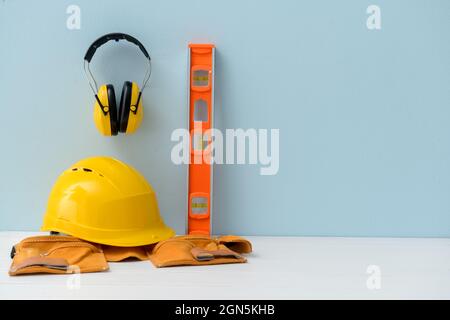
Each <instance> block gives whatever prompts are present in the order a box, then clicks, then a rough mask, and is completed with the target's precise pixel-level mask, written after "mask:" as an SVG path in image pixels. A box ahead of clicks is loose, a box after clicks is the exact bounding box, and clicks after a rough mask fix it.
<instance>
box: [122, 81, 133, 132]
mask: <svg viewBox="0 0 450 320" xmlns="http://www.w3.org/2000/svg"><path fill="white" fill-rule="evenodd" d="M132 89H133V88H132V83H131V82H130V81H125V82H124V84H123V87H122V95H121V96H120V107H119V122H120V124H119V130H120V132H122V133H126V132H127V126H128V117H129V115H130V106H131V92H132Z"/></svg>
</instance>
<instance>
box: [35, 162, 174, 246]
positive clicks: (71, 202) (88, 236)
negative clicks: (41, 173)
mask: <svg viewBox="0 0 450 320" xmlns="http://www.w3.org/2000/svg"><path fill="white" fill-rule="evenodd" d="M41 229H42V230H43V231H56V232H61V233H65V234H69V235H72V236H74V237H77V238H80V239H83V240H87V241H91V242H95V243H102V244H107V245H112V246H122V247H134V246H140V245H147V244H152V243H156V242H159V241H161V240H165V239H168V238H170V237H172V236H173V235H174V231H173V230H172V229H171V228H169V227H167V226H166V225H165V224H164V222H163V220H162V219H161V217H160V215H159V209H158V203H157V201H156V195H155V192H154V191H153V189H152V187H151V186H150V184H149V183H148V182H147V181H146V180H145V178H144V177H143V176H142V175H141V174H140V173H139V172H138V171H137V170H135V169H134V168H132V167H131V166H129V165H127V164H125V163H123V162H121V161H119V160H116V159H113V158H108V157H94V158H88V159H84V160H81V161H79V162H77V163H76V164H74V165H73V166H72V167H71V168H69V169H68V170H66V171H65V172H63V174H62V175H61V176H60V177H59V178H58V180H57V181H56V184H55V185H54V187H53V190H52V191H51V193H50V197H49V199H48V205H47V212H46V214H45V216H44V223H43V226H42V228H41Z"/></svg>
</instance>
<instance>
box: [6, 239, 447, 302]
mask: <svg viewBox="0 0 450 320" xmlns="http://www.w3.org/2000/svg"><path fill="white" fill-rule="evenodd" d="M36 234H38V233H32V232H0V299H17V298H22V299H450V239H393V238H303V237H248V239H249V240H250V241H251V242H252V243H253V247H254V253H253V254H251V255H249V256H248V263H247V264H235V265H218V266H205V267H175V268H163V269H156V268H154V267H153V265H152V264H151V263H150V262H148V261H142V262H141V261H137V262H134V261H133V262H122V263H110V271H108V272H104V273H90V274H81V275H78V276H77V275H30V276H17V277H10V276H9V275H8V273H7V271H8V268H9V266H10V263H11V259H10V257H9V253H10V249H11V246H12V245H13V244H14V243H17V242H19V241H20V240H21V239H23V238H25V237H27V236H31V235H36ZM370 266H372V267H370ZM368 269H369V273H370V274H369V273H368V272H367V271H368ZM378 272H379V274H378ZM378 275H379V277H378ZM368 284H369V285H368ZM378 285H379V286H378Z"/></svg>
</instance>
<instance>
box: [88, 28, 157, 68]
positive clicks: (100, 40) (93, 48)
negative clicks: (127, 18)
mask: <svg viewBox="0 0 450 320" xmlns="http://www.w3.org/2000/svg"><path fill="white" fill-rule="evenodd" d="M111 40H115V41H119V40H127V41H128V42H131V43H134V44H135V45H137V46H138V47H139V49H141V52H142V53H143V54H144V56H145V57H146V58H147V59H148V60H151V58H150V55H149V54H148V52H147V49H145V47H144V45H143V44H142V43H141V42H140V41H139V40H138V39H136V38H135V37H132V36H130V35H129V34H126V33H118V32H116V33H108V34H105V35H104V36H101V37H100V38H98V39H97V40H95V41H94V42H93V43H92V44H91V45H90V46H89V48H88V49H87V51H86V54H85V55H84V60H86V61H87V62H88V63H89V62H91V60H92V57H93V56H94V54H95V51H97V49H98V48H100V47H101V46H102V45H104V44H105V43H107V42H108V41H111Z"/></svg>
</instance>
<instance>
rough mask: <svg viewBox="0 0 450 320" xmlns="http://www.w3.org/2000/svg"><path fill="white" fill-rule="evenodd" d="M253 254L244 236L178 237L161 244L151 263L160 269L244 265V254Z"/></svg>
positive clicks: (245, 260)
mask: <svg viewBox="0 0 450 320" xmlns="http://www.w3.org/2000/svg"><path fill="white" fill-rule="evenodd" d="M251 251H252V245H251V243H250V242H249V241H248V240H246V239H244V238H241V237H237V236H224V237H219V238H210V237H206V236H196V235H189V236H178V237H174V238H171V239H168V240H165V241H162V242H159V243H158V244H157V245H156V246H155V247H154V248H153V250H152V251H151V253H150V255H149V258H150V261H151V262H152V263H153V265H155V266H156V267H158V268H161V267H172V266H186V265H193V266H194V265H213V264H226V263H244V262H247V259H246V258H245V257H244V256H242V254H243V253H250V252H251Z"/></svg>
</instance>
